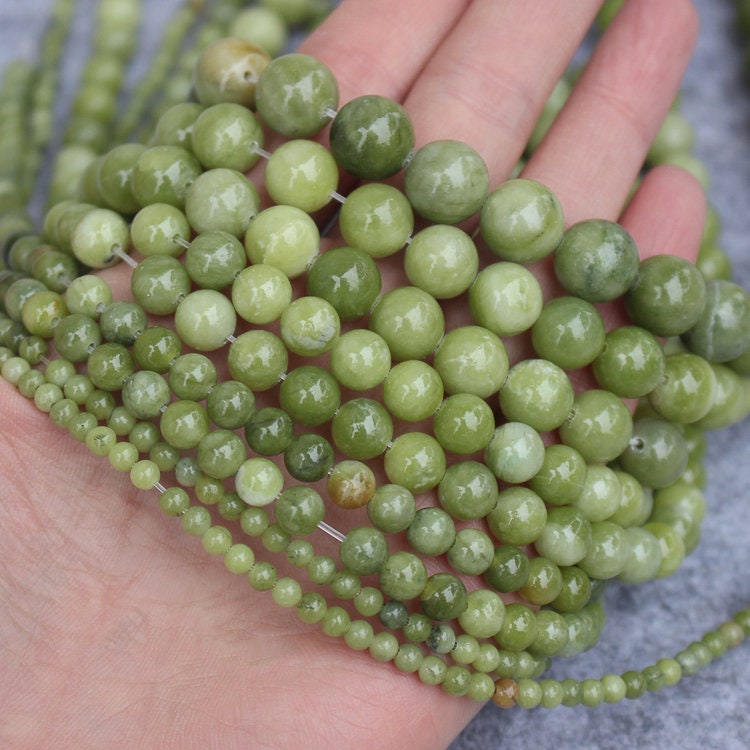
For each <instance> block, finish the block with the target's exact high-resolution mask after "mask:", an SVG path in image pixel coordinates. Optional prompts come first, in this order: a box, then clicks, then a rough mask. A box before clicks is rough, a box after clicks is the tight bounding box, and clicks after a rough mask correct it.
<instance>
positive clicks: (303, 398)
mask: <svg viewBox="0 0 750 750" xmlns="http://www.w3.org/2000/svg"><path fill="white" fill-rule="evenodd" d="M340 403H341V390H340V388H339V384H338V383H337V382H336V378H334V377H333V375H331V373H330V372H328V370H324V369H323V368H321V367H317V366H314V365H303V366H302V367H297V368H295V369H294V370H292V371H291V372H289V373H288V374H287V376H286V377H285V378H284V380H283V381H282V383H281V387H280V389H279V406H281V408H282V409H283V410H284V411H285V412H286V413H287V414H288V415H289V416H290V417H291V418H292V419H293V420H294V421H295V422H297V424H302V425H305V426H308V427H316V426H317V425H321V424H324V423H325V422H328V421H329V420H330V419H331V418H332V417H333V415H334V413H335V412H336V410H337V409H338V408H339V404H340Z"/></svg>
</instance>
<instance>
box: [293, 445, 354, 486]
mask: <svg viewBox="0 0 750 750" xmlns="http://www.w3.org/2000/svg"><path fill="white" fill-rule="evenodd" d="M333 460H334V451H333V446H332V445H331V444H330V443H329V442H328V441H327V440H326V439H325V438H324V437H323V436H322V435H312V434H309V433H308V434H303V435H298V436H297V437H294V438H292V440H291V441H290V443H289V446H288V447H287V449H286V450H285V451H284V466H286V469H287V471H288V472H289V473H290V474H291V475H292V476H293V477H294V478H295V479H297V480H298V481H300V482H317V481H318V480H320V479H323V477H325V476H326V474H329V472H330V471H331V469H332V468H333ZM339 477H340V478H341V479H344V478H345V477H344V476H343V473H342V474H340V475H339Z"/></svg>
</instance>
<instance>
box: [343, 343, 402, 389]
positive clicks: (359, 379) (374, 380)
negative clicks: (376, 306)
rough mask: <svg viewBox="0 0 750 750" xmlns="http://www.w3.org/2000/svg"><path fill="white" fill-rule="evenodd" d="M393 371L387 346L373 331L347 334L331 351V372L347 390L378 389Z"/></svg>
mask: <svg viewBox="0 0 750 750" xmlns="http://www.w3.org/2000/svg"><path fill="white" fill-rule="evenodd" d="M390 367H391V351H390V349H389V348H388V344H387V343H386V341H385V339H383V337H382V336H379V335H378V334H377V333H375V332H374V331H368V330H366V329H353V330H351V331H347V332H346V333H344V334H342V335H341V336H339V337H338V338H337V339H336V343H335V344H334V345H333V348H332V349H331V372H332V373H333V374H334V375H335V376H336V379H337V380H338V381H339V383H341V385H343V386H344V387H345V388H351V389H352V390H355V391H366V390H369V389H371V388H375V387H376V386H378V385H380V384H381V383H382V382H383V380H384V379H385V377H386V375H388V372H389V370H390Z"/></svg>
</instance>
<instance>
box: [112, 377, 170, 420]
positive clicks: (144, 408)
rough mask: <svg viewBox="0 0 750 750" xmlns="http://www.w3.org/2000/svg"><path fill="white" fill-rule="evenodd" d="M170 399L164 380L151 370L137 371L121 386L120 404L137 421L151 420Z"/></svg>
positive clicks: (167, 386)
mask: <svg viewBox="0 0 750 750" xmlns="http://www.w3.org/2000/svg"><path fill="white" fill-rule="evenodd" d="M170 398H171V394H170V391H169V385H168V384H167V382H166V381H165V380H164V378H163V377H162V376H161V375H160V374H159V373H156V372H153V371H151V370H138V371H137V372H134V373H133V374H132V375H131V376H130V377H129V378H127V379H126V380H125V382H124V383H123V386H122V403H123V405H124V406H125V407H126V408H127V410H128V411H129V412H131V413H132V414H133V416H134V417H136V418H137V419H152V418H154V417H156V416H158V415H159V414H160V413H161V410H162V408H163V407H165V406H166V405H167V404H168V403H169V401H170Z"/></svg>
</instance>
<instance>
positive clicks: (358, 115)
mask: <svg viewBox="0 0 750 750" xmlns="http://www.w3.org/2000/svg"><path fill="white" fill-rule="evenodd" d="M330 145H331V153H332V154H333V157H334V159H336V161H337V162H338V164H339V166H340V167H341V168H342V169H344V170H345V171H346V172H349V173H350V174H352V175H354V176H355V177H359V178H361V179H367V180H382V179H384V178H385V177H390V176H391V175H393V174H395V173H396V172H398V171H399V170H400V169H401V168H402V167H403V166H404V164H405V163H406V160H407V158H408V156H409V155H410V154H411V152H412V149H413V148H414V128H413V127H412V124H411V120H410V119H409V116H408V115H407V113H406V111H405V110H404V108H403V107H402V106H401V105H400V104H398V103H397V102H394V101H393V100H391V99H387V98H386V97H384V96H377V95H369V96H360V97H358V98H356V99H352V100H351V101H349V102H347V103H346V104H345V105H344V106H343V107H342V108H341V109H340V110H339V112H338V114H337V115H336V117H335V118H334V120H333V123H332V124H331V133H330Z"/></svg>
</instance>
